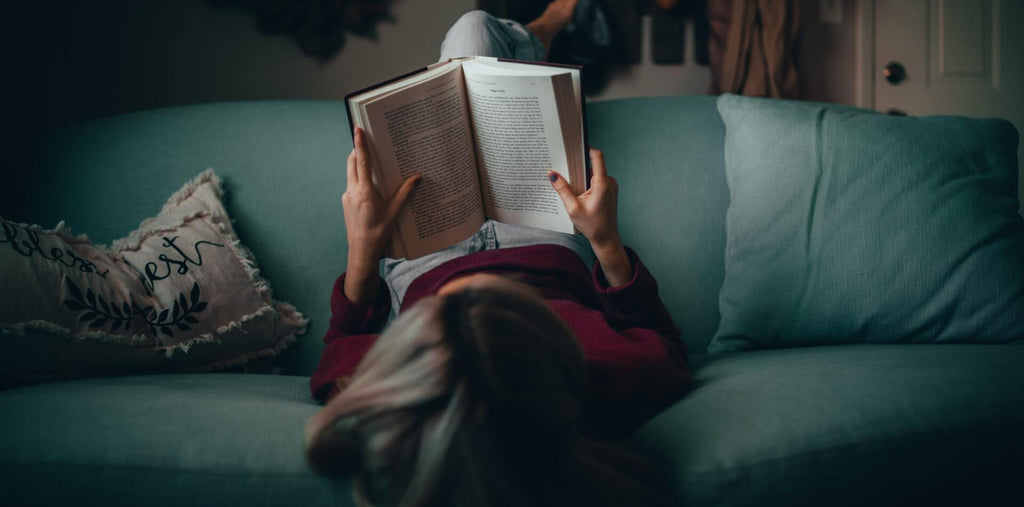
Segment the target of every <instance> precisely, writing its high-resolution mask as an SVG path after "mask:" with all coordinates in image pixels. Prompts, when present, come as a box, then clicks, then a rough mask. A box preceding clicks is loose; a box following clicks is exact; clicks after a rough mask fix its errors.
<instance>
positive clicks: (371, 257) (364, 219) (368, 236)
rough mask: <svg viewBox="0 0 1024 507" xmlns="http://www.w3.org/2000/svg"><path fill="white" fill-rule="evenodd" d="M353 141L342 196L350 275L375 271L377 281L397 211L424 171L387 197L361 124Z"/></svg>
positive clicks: (374, 277)
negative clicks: (377, 184) (378, 184)
mask: <svg viewBox="0 0 1024 507" xmlns="http://www.w3.org/2000/svg"><path fill="white" fill-rule="evenodd" d="M354 144H355V147H354V148H353V150H352V153H350V154H349V156H348V182H347V185H346V188H345V193H344V194H342V196H341V204H342V207H343V209H344V212H345V230H346V231H347V234H348V267H347V270H348V275H347V276H348V277H349V278H352V279H353V282H357V281H361V279H362V278H368V277H369V276H370V275H371V274H372V276H373V280H374V281H376V275H377V263H378V261H379V260H380V257H381V255H383V253H384V247H385V246H386V245H387V242H388V240H389V239H390V238H391V234H392V233H393V232H394V230H395V223H396V222H397V221H398V213H399V212H400V211H401V210H402V206H403V205H405V203H406V201H408V200H409V195H410V194H412V191H413V188H414V187H415V185H416V183H417V182H419V181H420V179H422V175H419V174H417V175H415V176H411V177H409V178H408V179H406V180H405V181H404V182H402V186H401V187H399V188H398V191H397V192H395V195H394V196H392V197H391V198H390V199H384V198H383V197H381V195H380V192H378V191H377V188H376V187H375V186H374V184H373V174H372V172H371V170H370V161H369V158H368V156H367V151H366V137H365V134H364V133H363V129H361V128H359V127H356V131H355V143H354ZM363 275H365V276H363ZM347 292H348V291H346V293H347ZM346 295H347V296H349V299H350V300H352V301H355V300H356V299H357V298H353V296H355V294H348V293H347V294H346Z"/></svg>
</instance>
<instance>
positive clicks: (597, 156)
mask: <svg viewBox="0 0 1024 507" xmlns="http://www.w3.org/2000/svg"><path fill="white" fill-rule="evenodd" d="M590 167H592V168H593V169H594V175H593V177H594V178H606V177H608V170H607V169H605V167H604V152H602V151H601V150H599V149H597V148H591V149H590Z"/></svg>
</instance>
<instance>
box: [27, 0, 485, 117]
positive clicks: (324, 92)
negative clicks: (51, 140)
mask: <svg viewBox="0 0 1024 507" xmlns="http://www.w3.org/2000/svg"><path fill="white" fill-rule="evenodd" d="M473 4H474V0H446V1H444V2H433V1H430V2H428V1H423V0H397V1H395V2H394V5H393V9H392V13H393V14H394V16H395V22H394V23H393V24H389V23H386V22H385V23H381V24H380V25H379V30H378V35H379V37H378V41H376V42H374V41H371V40H368V39H364V38H360V37H355V36H351V34H349V36H348V38H347V40H346V43H345V46H344V48H343V49H342V50H341V52H340V53H339V54H338V55H337V56H336V57H335V58H333V59H332V60H330V61H328V62H318V61H316V60H314V59H312V58H309V57H305V56H303V55H302V53H301V51H300V50H299V48H298V46H297V45H296V44H295V42H293V41H292V40H291V39H289V38H287V37H284V36H267V35H263V34H261V33H260V32H258V31H257V29H256V23H255V18H254V17H253V16H252V15H250V14H249V13H248V12H244V11H242V10H239V9H234V8H214V7H212V6H211V5H210V4H209V3H208V1H207V0H178V1H175V2H150V1H143V2H139V1H137V0H106V1H103V2H69V6H68V11H67V13H66V18H65V21H64V23H65V24H64V33H63V34H62V37H63V40H61V41H60V44H58V45H57V47H55V48H53V49H52V50H51V51H50V54H49V56H48V64H49V65H48V70H47V74H46V76H45V89H46V99H47V100H46V104H45V106H46V108H45V110H44V111H43V113H44V115H45V116H46V117H47V118H48V124H49V125H51V126H52V125H58V124H61V123H65V122H68V121H78V120H81V119H86V118H94V117H98V116H104V115H108V114H115V113H119V112H123V111H132V110H140V109H150V108H155V107H165V106H172V105H182V104H194V103H199V102H212V101H221V100H251V99H252V100H255V99H338V98H341V97H342V96H343V95H344V94H345V93H347V92H350V91H353V90H356V89H359V88H362V87H364V86H366V85H369V84H373V83H375V82H378V81H381V80H383V79H386V78H388V77H391V76H393V75H396V74H400V73H404V72H408V71H409V70H412V69H415V68H417V67H420V66H422V65H423V64H425V63H428V62H431V61H433V60H436V59H437V56H438V47H439V46H440V43H441V40H442V39H443V38H444V34H445V32H446V31H447V28H448V26H450V25H451V24H452V23H453V22H454V21H455V20H456V19H458V17H459V16H460V15H461V14H462V13H463V12H465V11H466V10H469V9H471V8H472V6H473Z"/></svg>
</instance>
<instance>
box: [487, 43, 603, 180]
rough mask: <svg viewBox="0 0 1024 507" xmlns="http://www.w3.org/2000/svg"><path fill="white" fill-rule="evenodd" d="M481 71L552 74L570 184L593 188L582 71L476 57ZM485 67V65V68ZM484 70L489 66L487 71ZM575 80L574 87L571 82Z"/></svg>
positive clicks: (530, 74)
mask: <svg viewBox="0 0 1024 507" xmlns="http://www.w3.org/2000/svg"><path fill="white" fill-rule="evenodd" d="M473 64H474V65H475V67H473V69H475V70H476V71H477V72H485V73H486V74H489V75H494V76H551V77H552V84H553V85H554V87H555V100H556V101H557V102H558V110H559V120H560V122H561V125H562V137H563V140H564V142H565V147H566V157H567V158H568V164H569V175H570V176H571V177H570V178H568V180H569V185H570V187H571V188H572V189H573V192H574V193H575V194H576V195H579V194H582V193H583V192H585V191H586V190H587V188H588V187H589V184H590V181H589V180H588V178H587V174H588V172H587V157H586V153H585V152H586V145H587V143H586V134H585V127H586V126H585V125H584V124H583V95H582V87H581V76H580V70H579V69H578V68H573V67H565V66H559V65H555V64H549V63H528V62H521V61H503V60H500V59H498V58H493V57H489V56H476V57H473ZM481 66H483V67H481ZM483 69H486V71H484V70H483ZM570 82H571V87H570V86H569V83H570Z"/></svg>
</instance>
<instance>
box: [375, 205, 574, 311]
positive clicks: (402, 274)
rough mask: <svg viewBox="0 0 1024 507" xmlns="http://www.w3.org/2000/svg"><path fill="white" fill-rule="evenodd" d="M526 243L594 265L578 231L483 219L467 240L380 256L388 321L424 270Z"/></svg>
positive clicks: (525, 244) (526, 244)
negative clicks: (409, 255) (412, 255)
mask: <svg viewBox="0 0 1024 507" xmlns="http://www.w3.org/2000/svg"><path fill="white" fill-rule="evenodd" d="M529 245H560V246H564V247H566V248H568V249H570V250H572V251H574V252H576V255H579V256H580V259H581V260H582V261H583V263H584V264H586V265H587V267H590V266H592V265H593V264H594V251H593V250H591V248H590V242H589V241H587V238H584V237H583V235H582V234H565V233H562V232H554V231H548V230H544V229H535V228H533V227H522V226H518V225H511V224H503V223H501V222H495V221H494V220H487V221H485V222H484V225H482V226H481V227H480V229H479V230H477V231H476V233H474V234H473V235H472V236H470V237H469V239H466V240H463V241H462V242H460V243H458V244H456V245H455V246H451V247H448V248H445V249H444V250H441V251H438V252H434V253H432V254H429V255H424V256H423V257H420V258H418V259H413V260H405V259H384V260H383V261H381V276H382V277H384V282H385V283H386V284H387V286H388V291H389V292H390V293H391V315H390V317H389V320H390V319H394V318H395V317H396V316H397V315H398V310H399V308H401V306H402V301H403V300H404V299H405V293H406V291H408V290H409V285H411V284H412V282H413V281H414V280H416V279H417V278H419V277H420V276H421V275H423V274H424V273H426V272H427V271H430V270H431V269H434V268H435V267H437V266H440V265H441V264H444V263H445V262H448V261H450V260H452V259H456V258H459V257H462V256H464V255H469V254H471V253H476V252H482V251H484V250H496V249H498V248H516V247H521V246H529Z"/></svg>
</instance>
